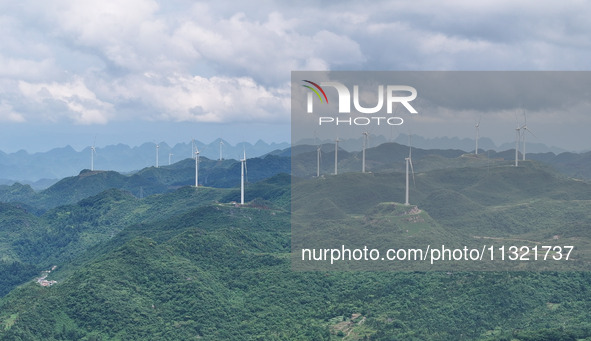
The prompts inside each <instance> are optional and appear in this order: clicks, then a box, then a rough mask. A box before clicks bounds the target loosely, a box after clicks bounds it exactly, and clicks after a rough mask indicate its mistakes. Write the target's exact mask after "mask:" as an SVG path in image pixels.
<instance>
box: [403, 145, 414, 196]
mask: <svg viewBox="0 0 591 341" xmlns="http://www.w3.org/2000/svg"><path fill="white" fill-rule="evenodd" d="M404 160H405V161H406V196H405V201H404V204H405V205H406V206H408V205H410V203H409V201H408V197H409V187H410V186H409V184H408V180H409V178H408V165H410V170H411V171H412V182H413V184H416V183H415V170H414V168H413V166H412V144H411V137H410V135H409V136H408V157H407V158H405V159H404Z"/></svg>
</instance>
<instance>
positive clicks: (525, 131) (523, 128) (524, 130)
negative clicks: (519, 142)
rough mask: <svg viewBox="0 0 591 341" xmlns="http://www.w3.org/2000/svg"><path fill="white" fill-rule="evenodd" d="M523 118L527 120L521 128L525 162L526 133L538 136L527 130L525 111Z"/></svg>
mask: <svg viewBox="0 0 591 341" xmlns="http://www.w3.org/2000/svg"><path fill="white" fill-rule="evenodd" d="M523 118H524V119H525V123H524V124H523V125H522V126H521V129H522V130H523V161H525V135H526V133H530V134H532V135H533V136H534V137H535V136H536V135H535V134H534V133H532V132H531V130H529V129H528V128H527V115H526V114H525V110H524V111H523Z"/></svg>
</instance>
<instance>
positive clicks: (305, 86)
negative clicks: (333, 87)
mask: <svg viewBox="0 0 591 341" xmlns="http://www.w3.org/2000/svg"><path fill="white" fill-rule="evenodd" d="M304 82H306V83H310V84H312V85H314V86H315V87H316V89H318V90H320V92H321V93H322V95H324V99H325V100H326V103H328V98H327V97H326V93H324V90H322V87H321V86H320V85H318V84H316V83H314V82H311V81H308V80H305V79H304ZM302 86H303V87H304V88H308V89H310V90H312V91H314V93H316V96H318V98H319V99H320V102H322V97H320V94H319V93H318V91H316V89H314V88H313V87H311V86H309V85H305V84H304V85H302Z"/></svg>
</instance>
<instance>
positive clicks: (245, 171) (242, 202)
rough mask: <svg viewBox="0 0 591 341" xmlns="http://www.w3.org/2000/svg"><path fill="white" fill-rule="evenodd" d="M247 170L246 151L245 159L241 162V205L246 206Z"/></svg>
mask: <svg viewBox="0 0 591 341" xmlns="http://www.w3.org/2000/svg"><path fill="white" fill-rule="evenodd" d="M247 172H248V170H247V169H246V150H245V151H244V154H243V157H242V159H241V160H240V205H244V174H245V173H247Z"/></svg>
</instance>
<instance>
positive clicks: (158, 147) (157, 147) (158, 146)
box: [156, 144, 160, 168]
mask: <svg viewBox="0 0 591 341" xmlns="http://www.w3.org/2000/svg"><path fill="white" fill-rule="evenodd" d="M159 149H160V145H159V144H156V168H158V154H159V153H158V150H159Z"/></svg>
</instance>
